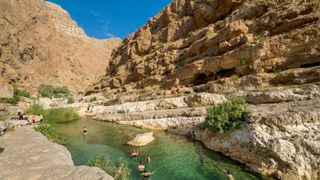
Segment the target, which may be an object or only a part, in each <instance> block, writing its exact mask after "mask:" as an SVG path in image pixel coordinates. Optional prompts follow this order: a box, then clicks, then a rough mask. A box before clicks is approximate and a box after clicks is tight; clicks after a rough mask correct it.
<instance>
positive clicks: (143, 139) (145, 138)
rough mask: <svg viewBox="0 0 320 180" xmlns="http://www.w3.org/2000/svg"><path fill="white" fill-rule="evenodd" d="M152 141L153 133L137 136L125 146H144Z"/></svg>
mask: <svg viewBox="0 0 320 180" xmlns="http://www.w3.org/2000/svg"><path fill="white" fill-rule="evenodd" d="M153 140H154V137H153V132H148V133H143V134H138V135H137V136H136V137H135V138H134V139H132V140H131V141H129V142H128V143H127V144H129V145H131V146H145V145H147V144H149V143H150V142H152V141H153Z"/></svg>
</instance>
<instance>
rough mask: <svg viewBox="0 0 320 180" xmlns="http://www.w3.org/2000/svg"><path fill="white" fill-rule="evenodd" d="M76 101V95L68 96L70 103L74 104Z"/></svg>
mask: <svg viewBox="0 0 320 180" xmlns="http://www.w3.org/2000/svg"><path fill="white" fill-rule="evenodd" d="M74 102H76V101H75V100H74V97H73V96H69V97H68V104H72V103H74Z"/></svg>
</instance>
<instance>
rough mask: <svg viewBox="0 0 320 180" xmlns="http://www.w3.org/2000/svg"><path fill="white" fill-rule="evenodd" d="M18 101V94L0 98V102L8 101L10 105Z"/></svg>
mask: <svg viewBox="0 0 320 180" xmlns="http://www.w3.org/2000/svg"><path fill="white" fill-rule="evenodd" d="M19 101H20V97H19V96H14V97H13V98H1V99H0V103H8V104H12V105H17V104H18V103H19Z"/></svg>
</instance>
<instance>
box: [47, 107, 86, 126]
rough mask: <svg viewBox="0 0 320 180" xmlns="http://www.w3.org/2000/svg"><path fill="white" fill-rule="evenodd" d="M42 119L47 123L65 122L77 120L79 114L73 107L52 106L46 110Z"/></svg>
mask: <svg viewBox="0 0 320 180" xmlns="http://www.w3.org/2000/svg"><path fill="white" fill-rule="evenodd" d="M43 119H44V121H45V122H48V123H65V122H71V121H75V120H79V119H80V116H79V115H78V113H77V112H75V111H74V110H73V109H66V108H54V109H48V110H46V112H45V113H44V115H43Z"/></svg>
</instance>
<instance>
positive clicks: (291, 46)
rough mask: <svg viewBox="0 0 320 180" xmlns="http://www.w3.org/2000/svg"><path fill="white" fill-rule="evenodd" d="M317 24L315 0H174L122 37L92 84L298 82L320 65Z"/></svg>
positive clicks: (177, 86) (173, 86) (158, 86)
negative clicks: (98, 78) (118, 45)
mask: <svg viewBox="0 0 320 180" xmlns="http://www.w3.org/2000/svg"><path fill="white" fill-rule="evenodd" d="M319 29H320V6H319V1H318V0H310V1H291V0H284V1H279V0H271V1H266V0H254V1H253V0H204V1H199V0H190V1H187V0H174V1H173V2H172V3H171V4H169V5H168V6H167V7H166V8H165V9H164V10H163V11H161V12H160V13H159V14H158V15H156V16H155V17H153V18H151V19H150V20H149V21H148V22H147V23H146V24H145V25H144V26H143V27H141V28H140V29H139V30H138V31H136V32H135V33H133V34H131V35H129V36H128V37H127V38H126V39H125V40H124V41H123V43H122V44H121V46H120V47H119V48H118V49H117V50H115V51H114V53H113V55H112V60H111V61H110V65H109V68H107V72H106V74H107V76H106V77H105V78H104V79H102V80H101V82H99V83H97V84H95V86H94V87H93V88H91V89H90V90H91V91H93V92H94V90H95V91H97V90H98V89H109V88H111V89H117V90H118V91H120V92H123V91H125V92H129V91H134V90H137V89H145V88H148V89H150V88H151V89H155V90H157V91H161V90H163V89H164V90H168V89H169V90H172V91H173V92H172V93H176V92H184V89H183V87H184V86H190V87H193V89H194V90H195V91H208V90H211V91H217V90H221V89H223V90H225V89H227V90H228V89H230V87H233V84H237V85H239V86H240V87H242V88H246V87H247V86H251V87H253V88H257V87H261V86H270V85H271V86H272V85H282V84H302V83H305V81H306V80H304V78H305V76H308V78H309V80H308V82H311V81H319V79H320V76H319V69H318V68H314V69H309V68H310V67H317V66H318V65H320V41H319V40H318V39H319V37H320V30H319ZM285 70H290V72H288V73H286V74H281V75H279V74H278V73H280V72H282V71H285ZM297 76H299V77H297ZM231 77H232V78H231ZM310 78H312V79H310ZM238 79H240V80H241V81H239V80H238ZM300 79H301V80H300ZM260 81H261V82H260ZM199 85H200V86H201V88H198V86H199ZM204 85H207V86H206V87H203V86H204ZM216 86H218V87H216Z"/></svg>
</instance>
